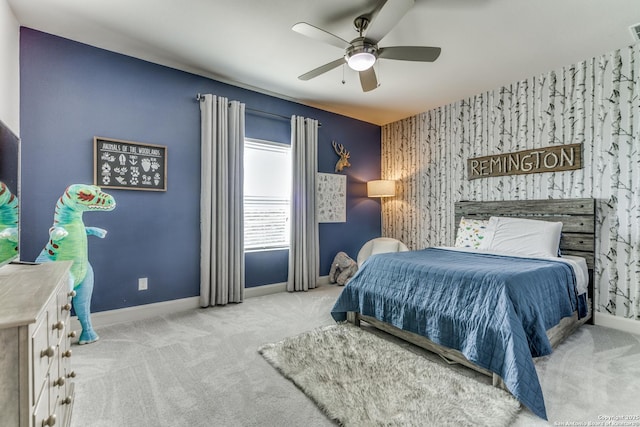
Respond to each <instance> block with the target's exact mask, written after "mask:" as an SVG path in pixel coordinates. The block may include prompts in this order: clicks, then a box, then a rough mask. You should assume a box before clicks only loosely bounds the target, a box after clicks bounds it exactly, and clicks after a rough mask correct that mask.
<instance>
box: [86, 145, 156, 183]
mask: <svg viewBox="0 0 640 427" xmlns="http://www.w3.org/2000/svg"><path fill="white" fill-rule="evenodd" d="M93 183H94V185H98V186H100V187H104V188H119V189H123V190H147V191H167V147H166V146H163V145H153V144H143V143H140V142H133V141H123V140H120V139H111V138H102V137H99V136H96V137H94V138H93Z"/></svg>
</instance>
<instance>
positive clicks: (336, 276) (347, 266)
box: [329, 252, 358, 286]
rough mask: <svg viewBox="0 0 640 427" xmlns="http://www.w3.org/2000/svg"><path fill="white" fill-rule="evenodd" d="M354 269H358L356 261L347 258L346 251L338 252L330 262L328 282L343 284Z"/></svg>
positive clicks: (354, 272)
mask: <svg viewBox="0 0 640 427" xmlns="http://www.w3.org/2000/svg"><path fill="white" fill-rule="evenodd" d="M356 271H358V263H356V262H355V261H354V260H352V259H351V258H349V255H347V254H346V253H344V252H338V253H337V254H336V257H335V258H334V259H333V262H332V263H331V271H329V282H330V283H337V284H338V285H340V286H344V285H345V284H346V283H347V282H348V281H349V279H350V278H351V277H352V276H353V275H354V274H356Z"/></svg>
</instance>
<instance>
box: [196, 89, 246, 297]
mask: <svg viewBox="0 0 640 427" xmlns="http://www.w3.org/2000/svg"><path fill="white" fill-rule="evenodd" d="M200 120H201V150H202V151H201V153H202V159H201V169H200V174H201V177H200V182H201V190H200V235H201V237H200V305H201V306H202V307H208V306H211V305H221V304H227V303H229V302H242V300H243V299H244V235H243V233H244V230H243V224H242V223H243V217H244V215H243V194H244V192H243V180H244V177H243V173H244V170H243V148H244V104H241V103H240V102H238V101H231V102H229V100H228V99H227V98H223V97H217V96H215V95H204V96H202V97H200Z"/></svg>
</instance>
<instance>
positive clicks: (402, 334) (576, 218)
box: [347, 199, 596, 388]
mask: <svg viewBox="0 0 640 427" xmlns="http://www.w3.org/2000/svg"><path fill="white" fill-rule="evenodd" d="M463 216H464V217H465V218H472V219H489V217H491V216H510V217H519V218H528V219H537V220H545V221H561V222H562V224H563V225H562V238H561V239H560V250H561V251H562V253H563V254H565V255H576V256H581V257H583V258H585V259H586V261H587V268H588V270H589V285H588V299H589V314H588V315H587V317H585V318H582V319H578V316H577V313H574V315H573V317H567V318H564V319H562V321H561V322H560V324H558V325H556V326H555V327H553V328H551V329H549V330H548V331H547V336H548V337H549V340H550V341H551V346H552V347H553V348H556V346H557V345H558V344H560V343H561V342H562V341H564V339H565V338H567V337H568V336H569V335H571V334H572V333H573V332H574V331H575V330H576V329H577V328H579V327H580V326H581V325H583V324H584V323H589V324H593V320H594V310H593V308H594V306H593V300H594V296H593V295H594V293H593V286H594V285H593V283H594V281H593V269H594V262H595V225H596V220H595V200H594V199H549V200H509V201H499V202H472V201H462V202H457V203H456V204H455V224H456V227H457V224H459V223H460V218H461V217H463ZM347 320H348V321H350V322H352V323H354V324H355V325H356V326H360V322H361V321H363V322H366V323H368V324H369V325H371V326H373V327H375V328H377V329H380V330H382V331H385V332H387V333H389V334H391V335H393V336H396V337H398V338H401V339H403V340H405V341H408V342H410V343H412V344H415V345H417V346H419V347H421V348H424V349H426V350H429V351H431V352H434V353H436V354H438V355H439V356H441V357H442V358H443V359H444V360H445V361H446V362H447V363H449V364H461V365H464V366H466V367H468V368H471V369H473V370H475V371H477V372H480V373H482V374H484V375H487V376H489V377H492V379H493V385H494V386H497V387H502V388H505V387H504V383H503V381H502V379H501V378H500V376H498V375H497V374H495V373H493V372H491V371H489V370H486V369H484V368H481V367H479V366H478V365H476V364H475V363H473V362H471V361H469V360H468V359H467V358H466V357H464V355H463V354H462V353H461V352H459V351H457V350H454V349H451V348H448V347H444V346H441V345H439V344H436V343H434V342H432V341H430V340H429V339H427V338H425V337H423V336H421V335H417V334H414V333H412V332H407V331H404V330H402V329H398V328H396V327H394V326H392V325H390V324H388V323H385V322H382V321H380V320H378V319H376V318H373V317H370V316H364V315H361V314H360V313H355V312H349V313H347Z"/></svg>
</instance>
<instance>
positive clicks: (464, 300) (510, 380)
mask: <svg viewBox="0 0 640 427" xmlns="http://www.w3.org/2000/svg"><path fill="white" fill-rule="evenodd" d="M462 218H465V219H466V220H477V221H482V222H483V223H486V221H487V220H489V218H492V219H491V221H490V223H491V224H492V225H491V227H496V224H498V227H501V226H502V224H508V227H511V228H513V227H514V226H516V225H517V226H521V225H522V224H526V227H521V228H524V229H525V230H527V231H528V232H529V234H533V235H536V229H535V227H534V228H531V227H529V225H531V224H533V225H535V226H536V227H537V226H538V224H542V226H543V227H544V228H542V229H541V230H547V229H548V228H549V227H555V228H554V230H557V233H558V234H557V239H559V244H558V241H557V240H556V242H555V247H554V246H553V245H551V247H554V249H555V250H558V249H559V251H560V253H561V257H558V256H557V254H554V255H553V256H550V255H549V254H548V252H549V250H550V249H547V248H546V247H545V250H544V253H545V254H546V255H545V256H538V253H537V252H535V250H534V249H535V248H533V249H531V250H533V251H534V253H535V254H536V256H531V255H530V254H529V253H525V254H524V255H523V254H519V253H511V252H509V253H504V252H496V251H494V250H487V248H484V249H474V248H471V249H467V248H460V247H458V248H452V247H434V248H427V249H423V250H418V251H410V252H400V253H390V254H379V255H375V256H372V257H371V258H369V260H367V262H366V263H365V264H363V266H362V268H361V269H360V270H359V271H358V272H357V273H356V275H355V276H354V277H353V278H352V279H351V281H350V282H349V283H348V284H347V286H346V287H345V288H344V290H343V292H342V293H341V295H340V296H339V298H338V300H337V301H336V303H335V305H334V307H333V309H332V312H331V314H332V316H333V318H334V319H335V320H336V321H344V320H349V321H352V322H353V323H355V324H356V325H359V324H360V322H361V321H364V322H366V323H368V324H370V325H372V326H374V327H376V328H378V329H381V330H384V331H385V332H388V333H391V334H393V335H395V336H398V337H400V338H402V339H404V340H407V341H409V342H411V343H413V344H416V345H419V346H420V347H423V348H425V349H427V350H430V351H433V352H436V353H438V354H440V355H441V356H442V357H444V358H445V359H446V360H448V361H451V362H455V363H460V364H463V365H465V366H467V367H469V368H472V369H474V370H476V371H478V372H481V373H483V374H486V375H488V376H491V377H492V378H493V384H494V385H496V386H501V387H504V388H505V389H507V390H508V391H510V392H511V393H512V394H513V395H514V396H515V397H516V398H517V399H518V400H519V401H520V402H521V403H522V404H524V405H525V406H526V407H528V408H529V409H530V410H531V411H532V412H533V413H534V414H536V415H538V416H539V417H541V418H544V419H546V418H547V415H546V409H545V405H544V398H543V396H542V391H541V388H540V384H539V381H538V377H537V373H536V371H535V366H534V358H535V357H541V356H546V355H548V354H550V353H551V352H552V349H553V347H555V346H557V345H558V344H559V343H560V342H561V341H562V340H564V338H566V337H567V336H569V335H570V334H571V333H573V331H575V330H576V329H577V328H578V327H579V326H580V325H582V324H584V323H587V322H588V323H593V266H594V251H595V238H594V236H595V203H594V200H593V199H565V200H528V201H500V202H458V203H456V206H455V224H456V226H457V224H460V220H461V219H462ZM514 218H515V219H514ZM527 220H534V221H533V222H532V221H527ZM518 221H519V222H518ZM541 221H544V223H543V222H541ZM558 222H561V223H562V224H561V225H560V226H557V224H558ZM554 224H555V225H554ZM558 227H561V234H560V231H559V230H560V229H559V228H558ZM501 230H503V229H501ZM501 232H502V231H501ZM490 234H491V236H492V238H493V236H494V235H495V236H498V235H499V233H498V232H497V231H493V230H492V232H491V233H490ZM545 235H546V234H545ZM502 236H504V234H503V235H502ZM494 240H499V237H495V239H494ZM552 240H553V239H552ZM522 241H526V240H522ZM457 243H458V242H457ZM484 243H486V242H484ZM527 248H529V247H528V246H527ZM490 249H494V248H490ZM527 250H529V249H527ZM525 252H526V251H525ZM581 276H584V277H581ZM579 282H581V284H579Z"/></svg>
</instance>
